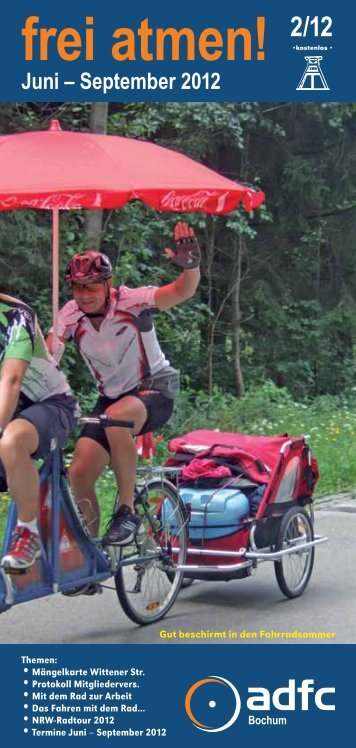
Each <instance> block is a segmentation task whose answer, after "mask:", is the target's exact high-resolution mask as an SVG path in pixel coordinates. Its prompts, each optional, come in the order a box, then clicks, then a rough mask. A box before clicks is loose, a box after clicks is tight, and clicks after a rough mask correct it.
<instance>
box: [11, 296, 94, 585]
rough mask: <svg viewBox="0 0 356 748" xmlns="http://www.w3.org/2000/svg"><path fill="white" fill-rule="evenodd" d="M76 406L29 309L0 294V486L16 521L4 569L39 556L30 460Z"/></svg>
mask: <svg viewBox="0 0 356 748" xmlns="http://www.w3.org/2000/svg"><path fill="white" fill-rule="evenodd" d="M78 416H79V409H78V406H77V402H76V400H75V398H74V397H73V395H72V392H71V390H70V387H69V385H68V383H67V381H66V378H65V376H64V374H63V373H62V372H61V371H60V370H59V368H58V366H57V364H56V362H55V361H54V359H53V358H52V356H50V354H49V353H48V350H47V348H46V345H45V341H44V338H43V335H42V332H41V330H40V328H39V326H38V323H37V319H36V315H35V313H34V311H33V310H32V309H31V307H29V306H28V305H27V304H25V303H24V302H22V301H20V300H19V299H14V298H12V297H10V296H6V295H4V294H0V458H1V461H0V490H6V489H7V487H8V488H9V490H10V492H11V495H12V497H13V499H14V501H15V503H16V507H17V516H18V520H17V525H16V527H15V530H14V533H13V537H12V540H11V545H10V548H9V550H8V552H7V553H6V555H5V556H4V557H3V559H2V562H1V563H2V566H3V567H4V569H5V570H6V571H7V572H8V573H17V572H19V571H21V570H26V569H27V568H29V567H30V566H32V565H33V564H34V563H35V561H36V559H37V558H39V556H40V555H41V546H40V539H39V533H38V527H37V509H38V498H39V477H38V471H37V468H36V465H35V463H34V462H33V458H37V457H46V456H47V455H48V454H49V452H50V450H51V448H53V447H54V446H55V445H57V444H58V445H59V446H64V444H65V442H66V440H67V437H68V435H69V433H70V431H71V430H72V429H73V428H74V426H75V423H76V420H77V417H78Z"/></svg>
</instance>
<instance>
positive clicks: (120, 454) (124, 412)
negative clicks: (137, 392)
mask: <svg viewBox="0 0 356 748" xmlns="http://www.w3.org/2000/svg"><path fill="white" fill-rule="evenodd" d="M105 412H106V414H107V415H108V416H109V417H110V418H118V419H123V420H128V421H129V420H130V421H134V423H135V426H134V428H133V429H132V430H131V429H127V428H117V427H115V428H108V429H106V438H107V440H108V442H109V446H110V454H111V464H112V468H113V471H114V473H115V476H116V480H117V484H118V487H119V491H120V500H119V505H123V504H125V505H126V506H128V507H130V509H131V510H132V509H133V497H134V489H135V480H136V467H137V451H136V446H135V442H134V438H133V437H134V436H136V435H137V434H139V433H140V431H141V428H142V427H143V425H144V423H145V422H146V420H147V410H146V408H145V406H144V404H143V403H142V402H141V401H140V400H138V398H136V397H134V396H133V395H126V396H125V397H123V398H121V399H120V400H119V401H118V402H116V403H114V404H113V405H110V406H109V408H107V409H106V411H105Z"/></svg>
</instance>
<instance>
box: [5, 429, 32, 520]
mask: <svg viewBox="0 0 356 748" xmlns="http://www.w3.org/2000/svg"><path fill="white" fill-rule="evenodd" d="M38 444H39V436H38V431H37V429H36V428H35V426H34V425H33V424H32V423H29V421H26V420H23V419H20V418H18V419H16V420H15V421H12V422H11V423H9V425H8V426H7V428H6V430H5V433H4V435H3V437H2V439H1V442H0V455H1V460H2V463H3V465H4V468H5V472H6V479H7V484H8V487H9V491H10V493H11V495H12V497H13V499H14V501H15V503H16V506H17V513H18V517H19V519H20V520H21V521H22V522H32V521H33V520H35V519H36V516H37V503H38V495H39V477H38V472H37V469H36V465H35V463H34V462H33V459H32V457H31V455H32V454H34V452H36V450H37V448H38Z"/></svg>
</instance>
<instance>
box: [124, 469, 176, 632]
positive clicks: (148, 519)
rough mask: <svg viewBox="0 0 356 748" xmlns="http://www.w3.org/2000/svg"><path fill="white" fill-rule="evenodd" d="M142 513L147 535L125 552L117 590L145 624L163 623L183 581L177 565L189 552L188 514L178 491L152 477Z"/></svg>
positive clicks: (140, 504) (140, 503) (142, 496)
mask: <svg viewBox="0 0 356 748" xmlns="http://www.w3.org/2000/svg"><path fill="white" fill-rule="evenodd" d="M135 507H136V512H137V513H139V514H140V515H141V517H142V523H143V527H144V532H142V533H139V534H138V535H137V536H136V539H135V541H134V543H133V544H131V545H130V546H126V547H125V548H124V549H123V551H122V556H121V565H120V564H119V568H118V571H117V572H116V574H115V584H116V591H117V595H118V598H119V600H120V603H121V605H122V608H123V610H124V611H125V613H126V615H127V616H128V617H129V618H131V620H132V621H134V622H135V623H139V624H141V625H145V624H148V623H154V622H155V621H159V620H160V619H161V618H163V616H165V615H166V613H167V612H168V611H169V609H170V608H171V606H172V605H173V603H174V601H175V599H176V597H177V595H178V592H179V590H180V586H181V583H182V579H183V572H181V571H178V569H177V566H179V565H181V564H184V563H185V559H186V554H187V523H188V518H187V511H186V509H185V506H184V504H183V502H182V500H181V499H180V497H179V494H178V492H177V491H176V489H175V487H174V486H173V485H172V484H171V483H170V482H169V481H167V480H165V479H162V480H160V479H152V480H149V481H148V482H147V483H146V485H145V486H144V487H143V488H142V489H140V490H139V491H138V494H137V498H136V504H135Z"/></svg>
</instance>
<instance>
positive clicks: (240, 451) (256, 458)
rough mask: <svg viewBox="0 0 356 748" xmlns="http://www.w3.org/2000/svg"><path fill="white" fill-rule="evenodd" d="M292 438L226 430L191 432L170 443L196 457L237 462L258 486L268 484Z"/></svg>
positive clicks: (170, 447)
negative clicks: (282, 449)
mask: <svg viewBox="0 0 356 748" xmlns="http://www.w3.org/2000/svg"><path fill="white" fill-rule="evenodd" d="M288 441H290V437H289V436H248V435H247V434H234V433H229V432H224V431H205V430H203V429H201V430H198V431H191V432H190V433H188V434H184V436H178V437H175V438H174V439H171V441H170V442H169V445H168V447H169V450H170V451H171V452H174V453H187V454H191V455H192V456H193V455H194V456H196V457H199V458H201V457H208V456H209V457H213V456H214V457H220V458H223V459H226V460H229V461H231V462H237V463H239V464H240V465H241V467H242V468H243V469H244V470H245V471H246V472H247V473H248V474H249V475H250V476H251V478H252V479H253V480H255V481H257V482H258V483H261V482H263V483H266V482H268V480H269V477H270V476H271V474H272V473H273V472H274V470H275V468H276V466H277V464H278V461H279V459H280V451H281V447H282V446H283V444H285V443H286V442H288ZM169 462H170V464H172V462H171V461H169Z"/></svg>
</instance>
